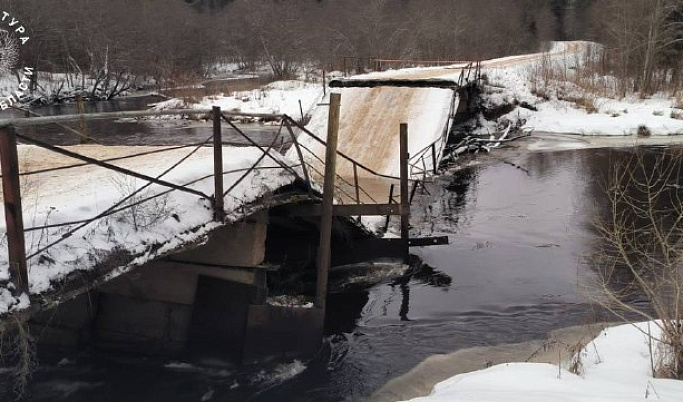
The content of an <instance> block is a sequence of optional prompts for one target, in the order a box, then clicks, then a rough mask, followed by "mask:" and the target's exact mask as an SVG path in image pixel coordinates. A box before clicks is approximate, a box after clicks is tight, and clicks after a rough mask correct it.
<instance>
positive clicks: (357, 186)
mask: <svg viewBox="0 0 683 402" xmlns="http://www.w3.org/2000/svg"><path fill="white" fill-rule="evenodd" d="M353 186H354V188H355V189H356V204H360V183H359V181H358V164H357V163H356V162H353Z"/></svg>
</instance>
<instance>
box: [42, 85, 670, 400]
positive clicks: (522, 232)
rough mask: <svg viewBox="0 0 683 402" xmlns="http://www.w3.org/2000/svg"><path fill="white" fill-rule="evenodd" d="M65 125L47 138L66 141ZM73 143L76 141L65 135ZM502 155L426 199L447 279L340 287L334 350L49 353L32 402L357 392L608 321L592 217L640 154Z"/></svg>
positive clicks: (420, 217) (168, 133) (139, 136)
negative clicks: (166, 356)
mask: <svg viewBox="0 0 683 402" xmlns="http://www.w3.org/2000/svg"><path fill="white" fill-rule="evenodd" d="M149 101H150V99H148V98H146V99H130V100H127V101H123V102H120V103H117V104H116V105H117V106H116V107H120V108H127V107H130V108H139V107H140V105H141V104H142V103H149ZM126 102H130V103H131V104H130V105H129V104H127V103H126ZM96 107H97V108H104V110H110V109H107V106H105V105H103V104H102V103H100V104H97V106H96ZM42 110H43V111H45V109H42ZM59 112H61V113H64V111H63V110H62V111H59ZM112 124H114V125H117V126H116V127H118V130H117V132H118V134H117V136H116V137H113V134H105V133H113V132H114V131H113V130H114V129H115V127H111V126H112ZM129 124H130V126H129ZM249 129H250V130H254V131H255V132H256V131H259V130H261V129H260V128H259V127H258V126H256V127H255V128H249ZM55 130H56V131H55V132H51V133H50V134H49V135H51V136H53V139H57V140H59V139H60V137H59V135H58V134H57V133H58V132H59V130H57V129H55ZM93 130H94V127H93ZM101 130H102V133H103V134H101V136H100V137H98V138H101V139H102V142H105V143H118V144H121V143H125V144H140V143H145V144H150V143H154V144H156V143H162V144H167V143H174V141H178V142H186V141H187V138H188V137H192V136H197V138H202V135H208V134H209V132H208V131H206V130H208V126H207V127H191V128H168V127H160V128H155V127H154V126H153V125H149V124H144V125H141V124H135V123H108V125H107V124H104V125H103V127H102V128H101ZM269 130H270V131H271V132H272V129H269ZM263 131H264V132H267V131H268V129H263ZM259 132H260V131H259ZM93 134H94V132H93ZM264 135H267V134H264ZM176 136H178V137H179V138H174V137H176ZM63 141H64V143H73V142H72V141H74V138H73V137H69V136H68V135H66V134H65V135H64V137H63ZM494 152H495V154H494V155H491V156H488V157H485V158H482V159H480V161H481V163H480V164H479V165H476V166H474V167H470V168H466V169H464V170H461V171H459V172H455V173H451V174H447V175H444V176H442V177H440V178H438V179H437V180H436V181H435V182H434V183H433V184H431V185H429V187H428V190H429V194H424V195H419V196H418V197H417V198H416V201H415V205H414V206H413V215H414V216H413V222H412V224H413V231H414V234H415V235H448V236H449V237H450V241H451V244H450V245H448V246H438V247H429V248H423V249H413V250H412V252H413V253H414V254H416V255H418V256H419V257H421V258H422V259H423V261H424V262H425V263H426V264H428V265H429V266H431V267H433V268H434V269H435V270H437V271H438V275H433V276H432V277H431V280H430V279H426V280H425V278H415V279H413V280H412V281H410V282H407V283H401V284H395V283H394V284H392V283H391V282H390V281H389V280H387V281H386V282H385V283H381V284H378V285H375V286H373V287H371V288H369V289H363V290H355V291H347V292H344V293H334V294H331V295H330V299H329V302H328V313H327V314H328V321H329V322H328V325H327V329H326V332H327V336H326V340H325V347H324V348H323V350H322V352H321V353H320V354H319V355H318V356H317V357H316V358H314V359H313V360H311V361H307V362H302V363H301V364H299V363H298V362H295V363H292V364H288V365H279V366H263V367H258V368H250V369H243V368H242V369H240V368H235V367H233V366H231V365H229V364H228V363H226V362H222V361H220V360H215V361H213V360H212V361H206V360H205V361H199V362H195V361H193V362H185V361H173V360H163V359H161V360H160V359H156V358H155V359H153V358H149V359H147V358H144V359H143V358H139V357H132V356H130V357H128V356H117V357H112V356H111V355H108V356H99V355H97V354H96V353H95V352H90V351H84V352H83V353H82V354H79V355H67V354H48V356H44V357H42V359H43V360H42V361H41V365H40V367H39V368H38V370H37V372H36V373H35V375H34V378H33V385H32V386H31V389H30V392H31V395H32V400H35V401H48V400H49V401H55V400H64V401H240V400H253V401H321V400H325V401H357V400H362V399H364V398H366V397H368V396H370V395H371V394H372V393H373V392H374V391H376V390H378V389H379V388H380V387H381V386H382V385H384V384H385V383H386V382H387V381H388V380H390V379H392V378H394V377H396V376H399V375H401V374H403V373H406V372H407V371H408V370H410V369H411V368H412V367H414V366H415V365H416V364H417V363H419V362H420V361H421V360H423V359H425V358H427V357H428V356H430V355H432V354H435V353H448V352H452V351H455V350H458V349H462V348H469V347H473V346H482V345H495V344H501V343H514V342H521V341H527V340H532V339H540V338H544V337H545V335H546V334H547V332H549V331H551V330H553V329H558V328H561V327H565V326H570V325H577V324H583V323H589V322H594V321H599V320H602V319H604V318H605V316H604V315H603V314H602V313H601V312H600V311H598V309H597V308H595V307H593V305H592V304H591V303H589V302H588V300H589V298H588V293H590V291H591V289H592V282H593V280H594V276H595V275H594V271H593V268H592V265H591V263H590V261H591V256H592V255H594V254H595V253H596V252H597V249H596V248H597V246H596V244H598V242H597V241H596V240H597V235H596V233H595V231H594V230H593V224H594V222H595V220H596V219H599V218H600V216H601V214H602V209H603V208H604V205H605V195H604V194H603V192H602V190H601V188H602V187H601V185H600V177H602V176H603V175H604V173H605V172H606V171H607V169H608V166H609V164H610V163H615V162H618V161H620V160H623V159H625V158H628V156H629V155H630V153H631V152H632V150H628V149H591V150H575V151H561V152H543V153H521V152H517V151H505V150H497V151H494ZM649 152H652V153H656V152H658V151H657V150H656V149H652V150H650V151H649ZM434 278H436V279H434ZM438 278H441V280H439V279H438ZM443 278H449V279H450V280H443ZM482 363H483V362H482ZM294 374H297V375H294Z"/></svg>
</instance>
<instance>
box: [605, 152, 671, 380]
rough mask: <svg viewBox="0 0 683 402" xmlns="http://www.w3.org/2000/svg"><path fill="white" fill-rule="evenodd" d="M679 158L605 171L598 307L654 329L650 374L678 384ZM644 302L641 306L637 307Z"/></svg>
mask: <svg viewBox="0 0 683 402" xmlns="http://www.w3.org/2000/svg"><path fill="white" fill-rule="evenodd" d="M681 184H683V153H682V152H681V151H680V150H671V151H667V152H664V153H661V154H657V155H654V154H653V153H652V152H647V151H645V150H636V151H635V152H634V154H633V156H632V158H631V159H630V160H629V161H628V162H627V163H623V164H616V165H615V166H613V167H611V168H610V171H609V174H608V178H607V185H606V191H607V195H608V199H609V213H608V215H607V216H606V217H605V219H604V221H603V222H600V223H598V224H597V229H598V231H599V233H600V234H601V235H602V238H603V239H604V250H603V253H602V254H601V255H600V258H599V264H598V267H599V269H598V272H599V277H600V289H601V292H600V294H599V297H598V301H599V302H600V303H601V304H603V305H604V306H605V307H607V308H608V309H609V310H610V311H612V312H613V313H615V314H616V315H617V316H619V317H622V318H623V319H624V320H627V318H633V317H639V318H641V319H645V320H648V321H653V322H654V323H655V324H654V325H656V326H658V327H659V328H660V330H661V334H662V335H661V338H660V339H658V340H659V341H660V343H661V345H663V350H662V354H660V358H659V359H658V364H657V367H655V370H654V371H656V373H657V374H658V375H660V376H663V377H670V378H679V379H680V378H683V225H682V223H683V187H682V186H681ZM643 300H646V301H647V302H648V303H642V302H639V301H643Z"/></svg>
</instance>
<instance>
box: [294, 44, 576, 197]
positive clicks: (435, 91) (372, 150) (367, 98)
mask: <svg viewBox="0 0 683 402" xmlns="http://www.w3.org/2000/svg"><path fill="white" fill-rule="evenodd" d="M585 47H586V42H555V43H553V47H552V49H551V50H550V51H549V52H545V53H533V54H525V55H518V56H510V57H504V58H500V59H493V60H487V61H483V62H482V63H481V65H482V67H485V68H487V69H496V68H506V67H510V66H513V65H520V64H530V63H534V62H537V61H538V60H541V59H542V58H543V57H548V56H551V57H558V56H569V55H574V54H578V53H579V52H580V51H582V50H584V49H585ZM466 68H467V65H466V64H458V65H451V66H441V67H426V68H407V69H400V70H389V71H384V72H376V73H370V74H364V75H358V76H354V77H350V79H351V80H357V81H361V80H362V81H372V80H388V81H394V82H397V83H400V81H401V80H406V81H411V82H412V83H414V82H416V81H421V80H423V81H425V82H428V81H429V80H439V81H448V80H451V81H453V83H454V84H457V83H458V81H459V78H460V74H461V73H463V72H464V74H467V71H468V70H467V69H466ZM472 73H474V71H472ZM473 78H474V77H470V79H473ZM336 91H338V92H339V93H341V117H340V129H339V150H340V151H341V152H343V153H344V154H346V155H347V156H349V157H350V158H352V159H355V160H356V161H358V162H359V163H361V164H363V165H365V166H367V167H368V168H370V169H372V170H374V171H375V172H377V173H379V174H384V175H389V176H398V175H399V142H398V138H399V125H400V124H401V123H407V124H408V139H409V144H408V149H409V153H410V155H411V157H412V156H414V155H415V154H416V153H418V152H420V151H422V150H423V149H424V148H425V147H428V146H429V145H430V144H432V143H434V142H437V141H439V140H440V139H443V140H445V138H444V137H445V134H446V133H447V125H448V124H449V115H450V113H452V112H454V110H455V109H457V101H458V99H457V98H456V99H454V97H456V96H457V95H456V91H455V90H453V89H442V88H408V87H394V86H378V87H374V88H339V89H336ZM452 101H455V103H452ZM327 118H328V108H327V107H318V108H317V109H316V110H315V112H314V114H313V116H312V118H311V121H310V123H309V124H308V126H307V128H308V129H309V130H310V131H312V132H313V133H314V134H316V135H317V136H318V137H320V138H322V139H325V138H326V136H327ZM300 140H301V141H302V143H303V144H305V145H306V147H308V148H310V149H311V150H312V151H313V153H315V154H316V156H317V157H318V158H320V159H324V156H325V149H324V146H322V145H321V144H318V143H315V142H314V141H312V140H310V139H306V138H302V139H300ZM437 157H438V156H437ZM310 162H311V163H312V164H314V165H315V164H317V165H318V166H320V167H322V166H321V165H322V164H321V163H320V162H319V161H318V162H316V161H315V160H311V161H310ZM337 164H338V167H337V172H338V174H339V175H340V176H341V177H343V178H345V179H346V180H347V181H352V180H353V175H354V172H353V165H352V164H351V163H350V162H348V161H345V160H339V159H338V161H337ZM425 167H426V169H427V170H429V169H431V167H432V161H431V158H426V166H425ZM320 170H321V171H322V169H320ZM358 174H359V176H361V177H360V180H359V181H360V182H361V185H362V186H364V187H368V188H370V190H369V192H370V193H372V195H373V198H374V199H375V200H378V201H381V202H385V201H386V199H387V197H388V193H389V186H390V184H391V183H393V181H391V180H382V179H381V178H377V177H376V176H375V177H374V178H373V177H372V176H373V175H371V174H369V173H368V172H366V171H364V170H362V169H359V170H358ZM363 201H364V202H367V201H368V200H367V198H366V199H364V200H363Z"/></svg>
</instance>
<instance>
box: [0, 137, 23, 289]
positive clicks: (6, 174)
mask: <svg viewBox="0 0 683 402" xmlns="http://www.w3.org/2000/svg"><path fill="white" fill-rule="evenodd" d="M0 164H1V166H0V167H1V168H2V194H3V201H4V204H5V222H6V224H7V248H8V251H9V272H10V278H11V280H12V282H14V285H15V286H16V287H17V289H18V290H19V291H20V292H25V293H27V294H28V289H29V286H28V285H29V283H28V269H27V263H26V244H25V240H24V218H23V215H22V209H21V187H20V184H19V156H18V154H17V137H16V135H15V133H14V129H13V128H12V127H4V128H1V129H0Z"/></svg>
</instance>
